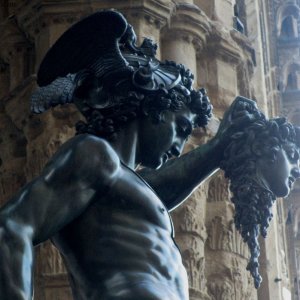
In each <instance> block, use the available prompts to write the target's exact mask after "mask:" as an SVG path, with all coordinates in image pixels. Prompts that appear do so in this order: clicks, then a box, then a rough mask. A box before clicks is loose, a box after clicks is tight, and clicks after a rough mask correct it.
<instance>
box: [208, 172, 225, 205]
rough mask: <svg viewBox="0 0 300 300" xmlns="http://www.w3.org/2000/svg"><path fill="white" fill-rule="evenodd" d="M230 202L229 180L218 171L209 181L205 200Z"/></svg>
mask: <svg viewBox="0 0 300 300" xmlns="http://www.w3.org/2000/svg"><path fill="white" fill-rule="evenodd" d="M221 201H227V202H230V191H229V181H228V179H226V178H224V174H223V172H218V173H217V174H216V175H215V176H214V177H213V178H212V179H211V180H210V182H209V188H208V197H207V202H221Z"/></svg>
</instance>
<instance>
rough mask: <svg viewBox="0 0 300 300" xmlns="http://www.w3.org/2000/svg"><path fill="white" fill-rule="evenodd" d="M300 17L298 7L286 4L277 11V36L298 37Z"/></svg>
mask: <svg viewBox="0 0 300 300" xmlns="http://www.w3.org/2000/svg"><path fill="white" fill-rule="evenodd" d="M299 15H300V9H299V6H298V5H296V4H286V5H283V6H281V7H280V8H279V9H278V11H277V36H278V37H281V38H287V39H289V38H295V37H298V26H297V23H298V19H299Z"/></svg>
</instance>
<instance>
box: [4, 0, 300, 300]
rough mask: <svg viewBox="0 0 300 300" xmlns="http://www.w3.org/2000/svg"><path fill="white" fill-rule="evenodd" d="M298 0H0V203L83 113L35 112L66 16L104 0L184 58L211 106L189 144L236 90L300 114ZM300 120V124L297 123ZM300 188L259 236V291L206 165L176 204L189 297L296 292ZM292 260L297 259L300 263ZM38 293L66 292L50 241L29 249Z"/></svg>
mask: <svg viewBox="0 0 300 300" xmlns="http://www.w3.org/2000/svg"><path fill="white" fill-rule="evenodd" d="M299 2H300V1H299V0H291V1H289V0H133V1H129V0H110V1H107V0H101V1H99V0H98V1H97V0H89V1H85V0H68V1H65V0H51V1H50V0H16V1H10V0H0V204H3V203H5V201H7V199H9V198H10V197H11V196H12V195H13V194H14V193H15V192H16V191H17V190H18V189H19V188H20V187H21V186H22V185H24V184H25V183H26V182H27V181H29V180H31V179H32V178H34V177H35V176H37V175H38V174H39V173H40V171H41V169H42V168H43V166H44V165H45V163H46V162H47V160H48V159H49V158H50V157H51V156H52V154H53V153H54V152H55V151H56V149H57V148H58V147H59V146H60V145H61V144H62V143H64V142H65V141H66V140H67V139H69V138H70V137H71V136H73V135H74V126H73V125H74V124H75V122H76V120H78V119H80V118H81V116H80V114H79V113H78V112H77V110H76V109H75V108H74V107H73V106H72V105H69V106H66V107H58V108H54V109H52V110H50V111H48V112H46V113H44V114H43V115H39V116H33V115H32V114H31V113H30V109H29V98H30V95H31V92H32V91H33V89H34V88H35V87H36V83H35V79H36V77H35V73H36V71H37V68H38V66H39V63H40V61H41V59H42V58H43V56H44V55H45V53H46V51H47V49H48V48H49V47H50V46H51V45H52V44H53V43H54V42H55V41H56V39H57V38H58V37H59V36H60V35H61V34H62V33H63V32H64V31H65V30H66V29H67V28H68V27H70V26H71V24H73V23H74V22H76V21H78V20H80V19H81V18H82V17H84V16H86V15H89V14H91V13H92V12H95V11H97V10H99V9H103V8H115V9H117V10H119V11H120V12H122V13H123V14H124V15H125V16H126V18H127V19H128V20H129V22H130V23H131V24H132V25H133V26H134V28H135V29H136V33H137V35H138V38H139V40H141V39H142V38H143V37H145V36H147V37H150V38H152V39H154V40H155V41H157V42H158V43H159V46H160V48H159V57H160V58H161V59H168V60H175V61H176V62H180V63H183V64H185V65H186V66H188V67H189V68H190V69H191V70H192V72H193V73H194V74H195V86H196V87H205V88H206V89H207V90H208V93H209V96H210V98H211V101H212V103H213V106H214V118H213V120H212V121H211V122H210V124H209V127H208V130H207V131H206V132H203V131H201V130H197V131H196V132H195V134H194V135H193V137H192V138H191V140H190V142H189V144H188V145H187V147H186V151H188V150H190V149H193V148H194V147H196V146H197V145H199V144H201V143H204V142H205V141H207V140H208V139H209V138H210V137H211V136H213V135H214V134H215V133H216V130H217V128H218V124H219V120H220V118H221V117H222V115H223V113H224V111H225V109H226V108H228V107H229V105H230V104H231V102H232V101H233V100H234V98H235V97H236V96H237V95H242V96H245V97H248V98H252V99H255V100H256V101H257V103H258V106H259V107H260V108H261V109H262V110H263V111H265V113H266V114H267V115H268V116H270V117H271V116H275V115H285V116H287V117H288V118H289V119H290V120H291V121H293V122H294V123H296V124H299V123H300V118H299V114H300V104H299V103H298V100H297V97H299V95H300V60H299V46H300V38H299V34H298V33H300V26H299V25H300V22H299V14H300V10H299V7H300V3H299ZM299 125H300V124H299ZM299 193H300V189H298V188H296V189H295V191H294V192H293V194H292V195H291V196H290V197H289V199H287V200H285V201H283V200H282V199H279V200H278V201H277V203H276V206H275V207H274V211H273V214H274V218H273V221H272V224H271V227H270V228H269V233H268V237H267V239H266V240H261V241H260V245H261V274H262V276H263V283H262V285H261V287H260V289H259V290H258V291H256V290H255V289H254V285H253V282H252V279H251V277H250V275H249V274H248V272H247V271H246V265H247V260H248V257H249V252H248V249H247V247H246V245H245V244H244V243H243V242H242V239H241V237H240V235H239V234H238V232H237V231H236V230H235V228H234V225H233V215H234V207H233V204H232V203H231V202H230V192H229V188H228V182H227V181H226V180H225V179H224V178H223V174H222V173H221V172H217V173H216V174H214V175H213V176H212V177H211V178H210V179H209V180H207V181H206V182H205V183H204V184H203V185H202V186H201V187H200V188H198V189H197V190H196V191H195V192H194V194H193V195H192V196H191V197H190V199H189V200H188V201H187V203H186V204H185V205H183V206H182V207H180V208H178V209H177V210H175V211H174V213H173V219H174V222H175V227H176V239H177V242H178V244H179V246H180V248H181V252H182V256H183V260H184V264H185V266H186V269H187V272H188V277H189V284H190V299H191V300H200V299H201V300H204V299H205V300H268V299H269V300H288V299H294V300H296V299H300V291H299V287H300V281H299V280H300V273H299V272H300V230H299V229H298V227H299V226H298V221H300V204H297V199H298V198H299V196H300V194H299ZM298 266H299V267H298ZM34 299H35V300H68V299H72V298H71V293H70V289H69V286H68V279H67V276H66V272H65V268H64V265H63V262H62V259H61V257H60V256H59V254H58V253H57V251H56V250H55V249H54V248H53V247H52V246H51V245H50V243H46V244H43V245H40V246H39V247H38V248H37V250H36V269H35V296H34Z"/></svg>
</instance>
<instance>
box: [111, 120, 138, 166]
mask: <svg viewBox="0 0 300 300" xmlns="http://www.w3.org/2000/svg"><path fill="white" fill-rule="evenodd" d="M137 123H138V122H137V121H135V120H134V121H132V122H130V123H129V124H128V125H127V124H126V125H125V126H124V127H123V128H122V129H121V130H120V131H119V132H118V134H117V137H116V138H115V139H114V140H113V141H110V142H109V143H110V145H111V146H112V147H113V148H114V150H115V151H116V152H117V154H118V156H119V158H120V160H121V161H122V162H123V163H124V164H125V165H126V166H128V167H129V168H131V169H135V167H136V159H137V145H138V124H137Z"/></svg>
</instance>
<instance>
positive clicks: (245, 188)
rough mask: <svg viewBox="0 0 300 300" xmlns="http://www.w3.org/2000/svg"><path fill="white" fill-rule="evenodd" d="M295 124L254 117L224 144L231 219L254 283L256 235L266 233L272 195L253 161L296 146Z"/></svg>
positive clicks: (223, 165)
mask: <svg viewBox="0 0 300 300" xmlns="http://www.w3.org/2000/svg"><path fill="white" fill-rule="evenodd" d="M297 136H298V128H295V127H294V126H293V125H292V124H290V123H288V122H287V121H286V119H285V118H276V119H270V120H266V119H265V118H262V119H261V120H259V121H256V122H255V123H253V124H252V125H250V126H249V127H247V128H246V129H244V131H243V132H239V133H236V134H235V135H234V136H233V137H232V141H231V143H230V144H229V146H228V147H227V148H226V150H225V153H224V159H223V161H222V163H221V168H222V169H223V170H224V171H225V177H227V178H229V179H230V181H231V183H230V190H231V192H232V194H233V196H232V198H231V200H232V202H233V203H234V205H235V217H234V222H235V226H236V228H237V229H238V230H239V231H240V233H241V235H242V237H243V240H244V242H246V243H247V244H248V246H249V249H250V253H251V257H250V261H249V264H248V266H247V269H248V270H249V271H250V272H251V275H252V276H253V278H254V283H255V287H256V288H257V287H258V286H259V285H260V282H261V277H260V275H259V272H258V266H259V264H258V257H259V254H260V248H259V244H258V240H257V239H258V236H259V234H261V235H262V236H263V237H266V235H267V228H268V226H269V223H270V221H271V219H272V217H273V215H272V213H271V207H272V204H273V203H274V201H275V200H276V197H275V195H274V193H273V192H272V191H270V190H268V189H266V188H265V187H264V186H262V185H261V184H260V179H259V178H257V175H256V174H257V173H256V161H257V159H258V158H259V157H265V158H266V159H271V161H272V160H273V161H275V160H276V153H277V152H278V151H279V150H280V149H281V148H283V149H284V148H285V146H286V145H288V144H293V145H294V146H295V148H297V150H298V148H299V141H298V139H297Z"/></svg>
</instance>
